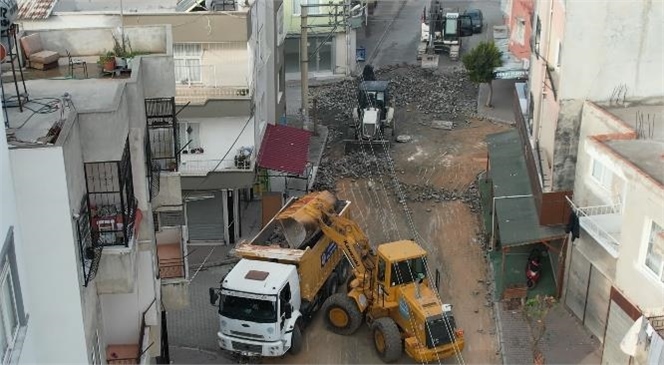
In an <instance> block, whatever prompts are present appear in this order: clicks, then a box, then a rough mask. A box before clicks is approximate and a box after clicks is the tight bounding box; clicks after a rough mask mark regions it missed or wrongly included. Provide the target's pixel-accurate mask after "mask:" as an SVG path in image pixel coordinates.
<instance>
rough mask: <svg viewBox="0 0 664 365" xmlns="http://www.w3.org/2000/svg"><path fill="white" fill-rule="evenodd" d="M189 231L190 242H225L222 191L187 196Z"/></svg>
mask: <svg viewBox="0 0 664 365" xmlns="http://www.w3.org/2000/svg"><path fill="white" fill-rule="evenodd" d="M185 201H186V204H187V229H188V231H189V241H190V242H224V215H223V214H224V210H223V209H224V208H223V198H222V193H221V191H210V192H206V193H196V194H187V195H186V198H185Z"/></svg>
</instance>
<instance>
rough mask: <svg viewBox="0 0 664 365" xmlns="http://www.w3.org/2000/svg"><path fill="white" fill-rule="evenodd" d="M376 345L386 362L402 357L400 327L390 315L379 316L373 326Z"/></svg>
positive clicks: (380, 355) (379, 354)
mask: <svg viewBox="0 0 664 365" xmlns="http://www.w3.org/2000/svg"><path fill="white" fill-rule="evenodd" d="M372 330H373V331H372V332H373V339H374V346H375V348H376V352H377V353H378V356H379V357H380V358H381V360H383V362H386V363H392V362H395V361H397V360H399V359H400V358H401V354H402V353H403V344H402V342H401V333H400V332H399V327H397V324H396V323H394V320H393V319H392V318H390V317H382V318H378V319H377V320H375V321H374V323H373V326H372Z"/></svg>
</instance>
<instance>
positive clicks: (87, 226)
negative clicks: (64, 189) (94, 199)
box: [76, 195, 103, 287]
mask: <svg viewBox="0 0 664 365" xmlns="http://www.w3.org/2000/svg"><path fill="white" fill-rule="evenodd" d="M76 226H77V228H78V246H79V250H80V256H81V268H82V270H83V279H84V283H83V286H86V287H87V286H88V284H90V282H91V281H92V280H93V279H94V278H95V275H97V270H98V269H99V263H100V262H101V253H102V249H103V246H100V245H97V244H95V242H94V241H93V240H92V221H91V219H90V207H89V206H88V195H85V196H84V197H83V200H82V201H81V208H80V211H79V213H78V218H77V220H76Z"/></svg>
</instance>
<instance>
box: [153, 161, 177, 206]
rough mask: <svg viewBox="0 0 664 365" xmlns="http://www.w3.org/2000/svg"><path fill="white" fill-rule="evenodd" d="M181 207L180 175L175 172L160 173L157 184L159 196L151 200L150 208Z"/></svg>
mask: <svg viewBox="0 0 664 365" xmlns="http://www.w3.org/2000/svg"><path fill="white" fill-rule="evenodd" d="M181 205H182V186H181V184H180V175H179V174H178V173H175V172H165V171H162V172H161V174H160V182H159V195H157V196H156V197H155V198H154V199H152V208H153V209H154V210H157V209H159V208H166V207H172V206H181Z"/></svg>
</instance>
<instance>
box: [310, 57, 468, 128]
mask: <svg viewBox="0 0 664 365" xmlns="http://www.w3.org/2000/svg"><path fill="white" fill-rule="evenodd" d="M375 74H376V78H377V79H378V80H388V81H390V88H389V93H390V98H391V99H392V100H393V101H394V103H395V106H396V108H397V110H399V109H401V108H402V109H404V110H406V109H408V110H416V111H418V112H420V113H422V114H424V115H429V116H431V118H432V119H447V120H449V119H452V120H462V119H465V118H466V117H468V116H470V115H473V114H474V113H475V109H476V107H477V102H476V101H475V100H476V98H477V86H476V85H475V84H473V83H472V82H470V80H469V79H468V76H467V75H466V72H465V71H464V70H463V69H461V68H459V69H455V70H452V71H449V72H445V73H444V74H438V73H435V71H433V70H428V69H422V68H421V67H418V66H411V65H397V66H388V67H385V68H382V69H380V70H377V71H376V72H375ZM358 82H359V80H344V81H340V82H337V83H334V84H328V85H321V86H316V87H311V88H310V91H309V92H310V94H311V98H312V99H313V98H317V100H318V108H319V109H320V110H325V111H329V112H333V113H334V115H335V117H334V118H335V122H336V123H335V124H337V125H344V124H345V123H348V121H349V120H351V118H352V115H351V108H349V106H351V105H356V104H357V86H358Z"/></svg>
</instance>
